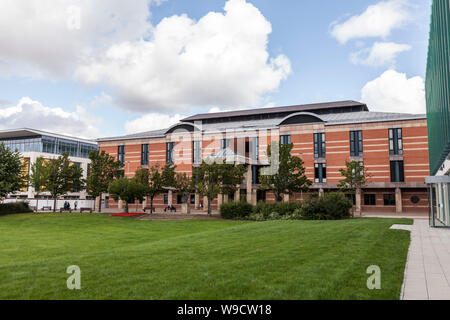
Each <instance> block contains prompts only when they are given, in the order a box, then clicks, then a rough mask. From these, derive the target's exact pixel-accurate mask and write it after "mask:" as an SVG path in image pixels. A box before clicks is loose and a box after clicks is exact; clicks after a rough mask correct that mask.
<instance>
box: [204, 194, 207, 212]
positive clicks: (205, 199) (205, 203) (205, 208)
mask: <svg viewBox="0 0 450 320" xmlns="http://www.w3.org/2000/svg"><path fill="white" fill-rule="evenodd" d="M203 211H205V212H206V211H208V197H203Z"/></svg>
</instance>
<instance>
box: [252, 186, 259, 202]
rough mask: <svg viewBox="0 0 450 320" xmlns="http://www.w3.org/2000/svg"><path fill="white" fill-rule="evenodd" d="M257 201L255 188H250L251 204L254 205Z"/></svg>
mask: <svg viewBox="0 0 450 320" xmlns="http://www.w3.org/2000/svg"><path fill="white" fill-rule="evenodd" d="M257 202H258V194H257V190H256V189H252V202H251V204H252V205H254V206H256V204H257Z"/></svg>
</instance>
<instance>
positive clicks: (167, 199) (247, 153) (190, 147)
mask: <svg viewBox="0 0 450 320" xmlns="http://www.w3.org/2000/svg"><path fill="white" fill-rule="evenodd" d="M272 141H280V142H281V143H290V142H291V143H293V145H294V148H293V150H292V152H293V154H294V155H296V156H298V157H301V158H302V159H303V161H304V165H305V167H306V174H307V176H308V178H309V179H310V180H311V181H312V182H313V185H312V187H311V190H310V192H309V193H312V194H318V193H319V194H320V193H322V192H328V191H332V190H336V189H337V184H338V182H339V180H341V179H342V176H341V174H340V173H339V169H340V168H343V167H345V161H346V160H357V161H361V162H363V163H364V166H365V167H366V168H367V172H368V174H369V178H368V184H367V185H366V186H365V187H364V189H363V190H362V192H361V194H357V195H356V198H355V199H353V201H354V203H355V205H356V209H357V210H362V211H363V212H369V211H377V212H402V211H404V212H426V211H427V208H428V194H427V189H426V185H425V177H426V176H427V175H428V172H429V161H428V138H427V120H426V116H425V115H414V114H405V113H383V112H370V111H369V109H368V107H367V106H366V105H365V104H362V103H359V102H355V101H342V102H331V103H320V104H311V105H299V106H290V107H277V108H264V109H252V110H243V111H233V112H221V113H210V114H199V115H195V116H192V117H189V118H186V119H183V120H181V122H180V123H178V124H177V125H174V126H172V127H170V128H167V129H165V130H157V131H149V132H143V133H139V134H133V135H128V136H122V137H112V138H103V139H99V140H98V144H99V148H100V150H105V151H106V152H107V153H109V154H110V155H112V156H114V157H117V158H118V159H120V160H121V161H122V162H123V163H124V171H125V175H126V176H128V177H132V176H133V175H134V172H135V171H136V169H138V168H140V167H152V166H154V165H156V164H160V165H164V164H165V163H166V161H171V162H173V163H174V164H175V165H176V166H177V167H176V171H177V172H186V173H187V174H192V170H193V168H194V167H195V166H197V165H198V164H199V163H201V160H202V159H205V158H208V157H219V156H220V157H223V156H225V157H226V158H227V161H229V162H234V163H243V164H245V165H246V166H247V173H246V176H245V180H244V183H243V184H242V185H241V188H240V190H238V191H237V192H236V193H235V194H230V195H219V197H217V199H215V200H214V202H213V203H212V205H213V208H214V207H215V208H217V206H218V205H220V203H221V202H222V201H236V200H240V199H243V198H245V199H246V200H247V201H248V202H251V203H256V202H257V201H261V200H263V201H268V202H272V201H275V197H274V195H273V193H271V192H264V191H261V190H259V188H258V183H259V181H258V180H259V169H260V168H261V167H264V166H267V165H268V164H269V162H268V159H267V156H266V150H267V146H268V145H269V144H270V143H271V142H272ZM308 196H310V195H309V194H302V193H299V194H293V195H291V196H290V197H289V196H286V197H285V199H284V201H300V200H301V199H304V198H306V197H308ZM190 201H191V203H192V205H193V206H196V207H199V206H200V205H201V204H202V205H203V207H204V208H205V207H206V204H205V202H206V199H200V197H199V196H198V195H194V194H193V195H191V199H190ZM106 202H107V204H108V205H109V206H110V207H117V206H119V207H121V206H122V205H123V204H121V203H119V204H118V203H116V202H114V201H112V200H110V199H108V198H106ZM155 203H156V206H157V207H163V206H165V205H167V204H173V205H175V206H177V205H179V203H180V197H179V196H177V195H176V194H173V193H172V192H171V191H168V192H167V194H165V195H161V196H160V197H158V199H156V201H155Z"/></svg>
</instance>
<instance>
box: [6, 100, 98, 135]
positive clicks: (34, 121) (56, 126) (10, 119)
mask: <svg viewBox="0 0 450 320" xmlns="http://www.w3.org/2000/svg"><path fill="white" fill-rule="evenodd" d="M99 124H101V122H100V120H99V119H97V118H95V117H93V116H92V115H91V114H89V113H88V112H87V111H86V109H84V108H83V107H81V106H77V107H76V112H67V111H64V110H62V109H61V108H51V107H46V106H43V105H42V104H41V103H40V102H38V101H33V100H32V99H30V98H28V97H24V98H22V99H20V101H19V103H18V104H17V105H16V106H12V107H6V108H0V129H2V130H3V129H17V128H31V129H40V130H46V131H50V132H55V133H60V134H67V135H73V136H76V137H80V138H97V137H98V136H99V131H98V129H97V127H98V125H99Z"/></svg>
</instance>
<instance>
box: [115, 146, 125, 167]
mask: <svg viewBox="0 0 450 320" xmlns="http://www.w3.org/2000/svg"><path fill="white" fill-rule="evenodd" d="M117 155H118V157H117V158H118V160H119V161H120V162H122V163H125V146H119V147H118V150H117Z"/></svg>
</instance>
